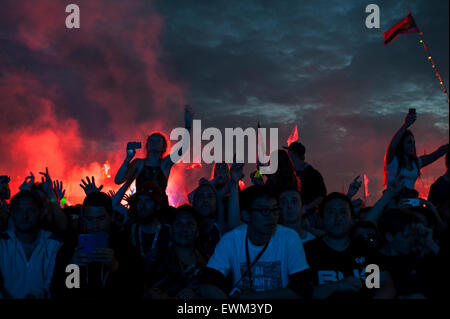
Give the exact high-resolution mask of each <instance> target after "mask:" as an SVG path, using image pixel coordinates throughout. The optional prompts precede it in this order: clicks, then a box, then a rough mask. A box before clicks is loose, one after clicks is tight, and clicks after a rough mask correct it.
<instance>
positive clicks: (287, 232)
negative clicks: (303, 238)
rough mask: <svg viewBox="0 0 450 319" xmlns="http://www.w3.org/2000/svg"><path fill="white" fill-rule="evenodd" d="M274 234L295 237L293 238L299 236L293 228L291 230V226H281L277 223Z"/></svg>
mask: <svg viewBox="0 0 450 319" xmlns="http://www.w3.org/2000/svg"><path fill="white" fill-rule="evenodd" d="M274 235H275V236H283V237H289V238H291V239H292V238H294V239H295V238H297V237H298V238H299V239H300V236H299V235H298V233H297V232H296V231H295V230H293V229H292V228H289V227H286V226H283V225H279V224H278V225H277V230H276V232H275V234H274ZM283 240H284V239H283Z"/></svg>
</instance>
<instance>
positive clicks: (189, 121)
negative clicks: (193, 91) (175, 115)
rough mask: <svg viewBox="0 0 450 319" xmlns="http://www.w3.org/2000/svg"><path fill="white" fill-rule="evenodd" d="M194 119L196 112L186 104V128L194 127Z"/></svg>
mask: <svg viewBox="0 0 450 319" xmlns="http://www.w3.org/2000/svg"><path fill="white" fill-rule="evenodd" d="M193 119H194V111H193V110H192V108H191V107H190V106H189V105H188V104H186V106H185V107H184V124H185V127H186V128H188V129H190V128H191V127H192V120H193Z"/></svg>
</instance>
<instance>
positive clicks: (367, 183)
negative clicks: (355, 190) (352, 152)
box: [364, 174, 370, 200]
mask: <svg viewBox="0 0 450 319" xmlns="http://www.w3.org/2000/svg"><path fill="white" fill-rule="evenodd" d="M369 183H370V181H369V179H368V178H367V175H366V174H364V200H366V199H367V198H368V197H369V196H370V194H369Z"/></svg>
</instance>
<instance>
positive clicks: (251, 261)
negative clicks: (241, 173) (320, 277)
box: [200, 185, 309, 299]
mask: <svg viewBox="0 0 450 319" xmlns="http://www.w3.org/2000/svg"><path fill="white" fill-rule="evenodd" d="M239 196H240V197H241V198H240V201H239V203H240V204H239V206H240V213H241V216H242V219H243V220H244V221H245V223H246V224H244V225H240V226H238V227H236V228H235V229H233V230H232V231H230V232H228V233H226V234H225V235H224V236H223V237H222V239H221V240H220V241H219V243H218V244H217V246H216V249H215V251H214V254H213V255H212V256H211V258H210V260H209V262H208V265H207V268H206V269H205V272H204V275H203V277H202V285H201V288H200V289H201V292H202V294H203V296H204V297H205V298H228V297H232V298H240V299H264V298H270V299H287V298H299V297H301V296H303V297H304V296H306V295H308V294H309V288H308V284H307V279H306V278H307V277H306V276H305V273H306V272H305V270H306V269H308V268H309V266H308V263H307V262H306V258H305V253H304V250H303V245H302V242H301V240H300V237H299V236H298V234H297V233H296V232H295V231H294V230H292V229H289V228H287V227H284V226H281V225H278V218H279V214H280V207H279V203H278V198H277V195H276V194H275V193H273V192H272V191H271V190H270V189H269V188H267V186H261V185H253V186H251V187H249V188H247V189H246V190H244V191H243V192H242V193H241V194H240V195H239ZM229 275H230V277H231V279H232V285H231V287H230V285H227V280H226V278H227V276H229Z"/></svg>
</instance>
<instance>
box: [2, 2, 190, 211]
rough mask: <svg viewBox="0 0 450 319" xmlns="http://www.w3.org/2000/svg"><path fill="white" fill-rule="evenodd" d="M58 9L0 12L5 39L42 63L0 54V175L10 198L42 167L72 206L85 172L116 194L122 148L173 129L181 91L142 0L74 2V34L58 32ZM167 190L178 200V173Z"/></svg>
mask: <svg viewBox="0 0 450 319" xmlns="http://www.w3.org/2000/svg"><path fill="white" fill-rule="evenodd" d="M67 4H68V3H65V2H64V1H54V0H40V1H39V3H38V4H37V3H35V2H34V1H23V2H20V3H19V2H17V1H9V2H8V3H7V5H6V7H7V8H8V9H9V10H5V11H2V12H1V13H0V19H1V21H3V22H2V23H4V24H6V25H8V27H10V28H11V31H10V32H9V34H8V40H9V41H10V43H12V44H14V45H17V46H18V47H20V52H22V53H23V54H24V56H28V57H32V58H33V59H34V61H38V62H39V63H36V64H35V65H38V67H41V68H40V69H37V70H33V67H31V68H30V70H28V68H27V67H26V66H22V65H21V64H20V63H19V62H17V61H16V57H15V56H13V55H11V54H8V53H6V54H2V53H0V67H1V70H2V72H3V73H0V96H1V103H0V111H1V114H2V116H1V120H0V124H1V129H0V130H1V131H0V133H1V134H0V152H1V154H2V167H1V172H0V173H1V174H7V175H10V176H11V179H12V180H11V185H10V186H11V190H12V194H14V193H15V192H17V190H18V186H19V185H20V184H21V183H22V181H23V180H24V178H25V176H26V175H28V174H29V172H30V171H32V172H33V173H34V175H35V176H36V177H37V178H40V175H39V174H38V172H40V171H45V167H49V171H50V174H51V176H52V178H53V179H60V180H63V181H64V183H65V187H66V189H67V192H66V194H67V197H68V200H69V201H70V202H71V203H72V204H73V203H76V202H81V200H82V199H83V197H84V193H83V191H82V189H81V188H80V186H79V184H80V182H81V179H82V178H84V177H85V176H95V179H96V181H97V184H98V185H99V184H103V185H104V188H103V190H105V191H106V190H108V189H110V188H112V189H115V190H116V189H117V188H118V187H119V186H117V185H115V184H114V183H113V178H114V175H115V173H116V172H117V170H118V168H119V166H120V165H121V163H122V161H123V159H124V158H125V147H126V143H127V142H128V141H132V140H138V141H142V144H143V145H145V139H146V136H147V135H148V133H149V132H151V131H153V130H161V131H162V132H163V133H166V134H168V133H170V130H171V129H172V128H173V127H175V126H182V125H183V105H184V104H185V103H186V101H185V98H184V95H185V89H184V87H183V86H182V85H180V84H179V83H176V82H174V81H172V80H170V79H169V78H168V77H167V75H166V72H165V68H164V66H163V65H162V64H161V63H160V62H159V59H158V57H159V56H160V55H161V54H163V53H164V52H163V48H162V46H161V44H160V42H159V37H160V36H161V32H162V31H163V27H164V20H163V18H162V17H161V16H160V15H159V14H158V13H157V12H156V11H155V10H154V9H153V8H152V7H151V5H149V3H148V2H147V1H146V2H143V1H137V0H127V1H107V0H101V1H88V0H85V1H77V4H78V5H79V7H80V12H81V28H80V29H72V30H69V29H67V28H66V27H65V19H66V16H67V15H68V14H67V13H65V6H66V5H67ZM42 66H44V68H42ZM67 92H70V93H71V94H72V96H68V95H67V94H66V93H67ZM74 98H75V99H78V98H80V100H79V101H75V100H74ZM78 102H79V103H80V104H77V103H78ZM139 153H140V154H139ZM139 153H138V156H139V157H143V156H145V154H144V151H141V152H139ZM105 161H109V163H110V167H111V170H110V174H111V177H110V178H108V177H107V176H105V174H104V173H103V172H104V166H103V164H104V163H105ZM37 181H39V179H38V180H37ZM190 186H191V185H190ZM168 193H169V196H170V198H171V202H172V203H175V202H180V201H181V200H180V199H178V198H175V194H176V193H179V194H184V185H183V181H182V180H181V173H180V172H179V170H177V169H173V171H172V174H171V176H170V180H169V185H168Z"/></svg>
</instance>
